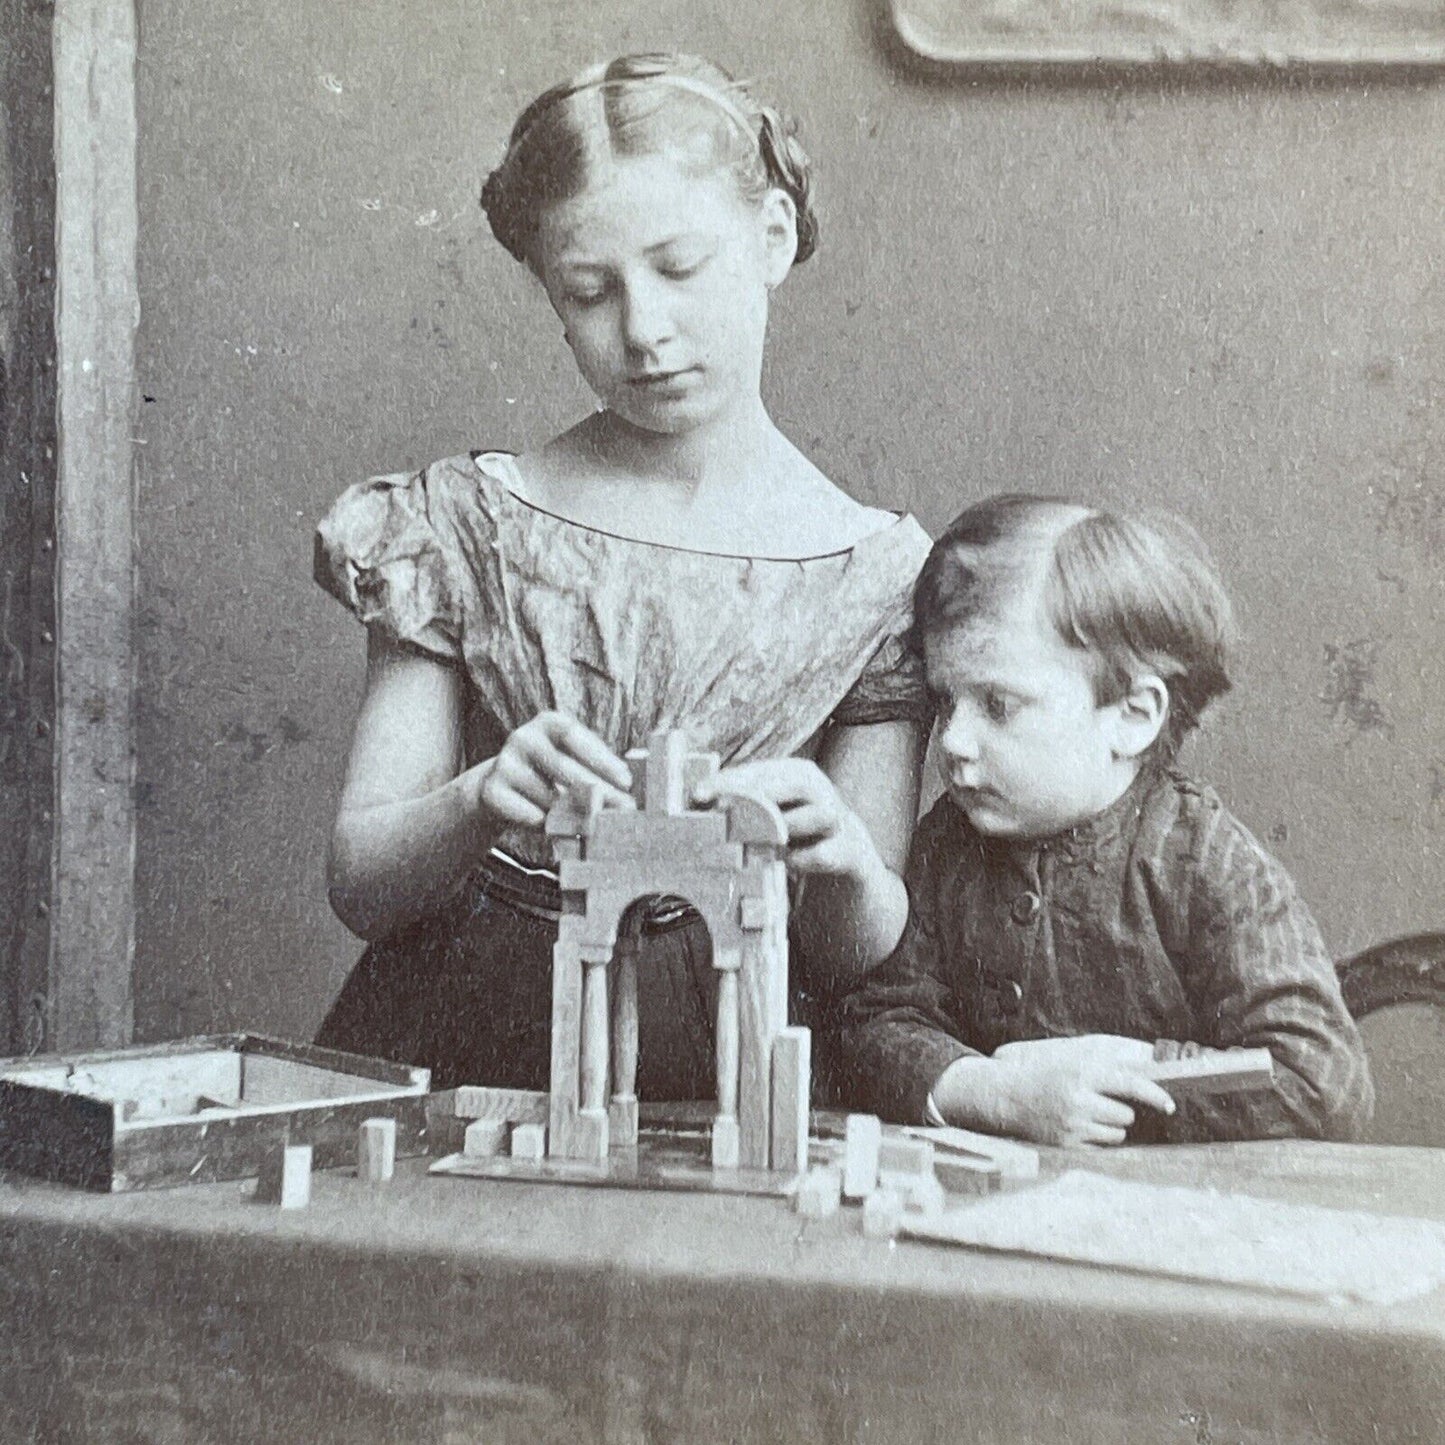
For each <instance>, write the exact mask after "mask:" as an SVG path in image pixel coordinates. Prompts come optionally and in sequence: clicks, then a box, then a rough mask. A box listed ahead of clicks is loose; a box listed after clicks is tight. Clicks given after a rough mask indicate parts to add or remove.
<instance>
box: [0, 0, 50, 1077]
mask: <svg viewBox="0 0 1445 1445" xmlns="http://www.w3.org/2000/svg"><path fill="white" fill-rule="evenodd" d="M0 36H3V37H4V43H3V44H0V207H3V212H0V991H3V1018H0V1050H3V1051H4V1052H6V1053H29V1052H34V1051H35V1050H37V1049H40V1048H43V1047H44V1044H45V1036H46V1030H47V1026H48V1024H47V1020H48V1017H49V1000H50V902H51V892H52V889H53V886H54V879H53V878H52V876H51V865H52V860H53V849H52V843H53V835H54V826H55V767H54V744H55V736H54V730H53V727H52V724H53V722H54V719H55V420H56V418H55V154H54V130H53V124H52V122H53V110H54V105H53V99H52V97H53V93H54V92H53V87H52V84H51V82H52V74H51V16H50V12H49V11H48V10H44V9H41V8H40V7H39V6H37V5H35V4H32V3H29V0H0Z"/></svg>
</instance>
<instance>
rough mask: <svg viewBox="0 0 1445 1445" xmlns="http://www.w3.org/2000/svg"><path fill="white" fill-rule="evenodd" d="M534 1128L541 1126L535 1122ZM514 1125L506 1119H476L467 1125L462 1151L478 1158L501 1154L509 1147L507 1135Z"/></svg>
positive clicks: (524, 1126)
mask: <svg viewBox="0 0 1445 1445" xmlns="http://www.w3.org/2000/svg"><path fill="white" fill-rule="evenodd" d="M517 1127H518V1128H526V1127H527V1126H526V1125H525V1124H519V1125H518V1126H517ZM531 1127H532V1128H534V1129H536V1128H540V1127H541V1126H540V1125H538V1124H533V1125H532V1126H531ZM511 1131H512V1126H511V1125H510V1124H508V1123H507V1122H506V1120H504V1119H474V1120H472V1122H471V1123H470V1124H468V1125H467V1131H466V1135H465V1137H464V1139H463V1141H462V1152H463V1153H465V1154H470V1155H471V1156H472V1157H473V1158H476V1159H485V1158H489V1157H490V1156H491V1155H493V1154H500V1153H501V1152H502V1150H503V1149H505V1148H506V1147H507V1135H508V1134H509V1133H511Z"/></svg>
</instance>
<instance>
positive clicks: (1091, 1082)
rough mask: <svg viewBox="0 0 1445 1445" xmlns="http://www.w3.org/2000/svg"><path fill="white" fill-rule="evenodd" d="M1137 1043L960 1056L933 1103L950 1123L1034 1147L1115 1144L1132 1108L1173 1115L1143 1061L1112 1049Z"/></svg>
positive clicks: (1050, 1042) (1033, 1046)
mask: <svg viewBox="0 0 1445 1445" xmlns="http://www.w3.org/2000/svg"><path fill="white" fill-rule="evenodd" d="M1139 1042H1140V1041H1139V1040H1137V1039H1132V1040H1123V1039H1114V1038H1113V1037H1112V1036H1110V1035H1093V1036H1090V1037H1088V1038H1081V1039H1041V1040H1037V1041H1031V1042H1030V1043H1026V1044H1018V1045H1014V1044H1008V1045H1005V1046H1004V1047H1003V1048H1001V1049H999V1050H998V1051H996V1052H995V1054H994V1056H993V1057H992V1058H991V1059H977V1058H971V1059H960V1060H959V1061H958V1062H957V1063H956V1064H954V1065H952V1066H951V1067H950V1068H949V1069H947V1070H945V1072H944V1074H943V1077H942V1078H941V1079H940V1080H939V1081H938V1084H937V1086H936V1087H935V1089H934V1102H935V1104H936V1105H937V1107H938V1108H939V1110H940V1111H941V1112H942V1114H943V1116H944V1118H945V1119H948V1120H949V1121H950V1122H953V1121H954V1120H957V1121H958V1122H961V1123H964V1124H972V1125H973V1126H974V1127H977V1126H978V1125H979V1124H980V1123H982V1124H983V1126H984V1127H987V1128H991V1129H997V1130H999V1131H1000V1132H1002V1133H1005V1134H1011V1135H1014V1136H1016V1137H1018V1138H1021V1139H1030V1140H1032V1141H1033V1142H1034V1143H1037V1144H1060V1145H1065V1146H1068V1145H1078V1144H1122V1143H1123V1142H1124V1138H1125V1135H1126V1133H1127V1131H1128V1129H1129V1127H1130V1126H1131V1125H1132V1124H1133V1122H1134V1115H1135V1110H1134V1108H1133V1107H1131V1106H1132V1105H1139V1106H1141V1107H1144V1108H1151V1109H1158V1110H1159V1111H1160V1112H1161V1113H1165V1114H1172V1113H1173V1112H1174V1101H1173V1099H1171V1098H1170V1097H1169V1095H1168V1094H1167V1093H1165V1091H1164V1090H1163V1089H1162V1088H1160V1086H1159V1085H1158V1084H1157V1083H1155V1082H1154V1080H1153V1079H1151V1078H1150V1077H1149V1074H1148V1072H1147V1063H1146V1060H1145V1059H1139V1058H1129V1057H1125V1055H1126V1054H1127V1053H1130V1052H1132V1051H1126V1050H1118V1049H1115V1048H1114V1045H1116V1044H1123V1043H1139ZM1055 1045H1060V1046H1063V1045H1079V1046H1080V1047H1076V1048H1067V1047H1054V1046H1055ZM1144 1048H1145V1050H1146V1051H1147V1053H1148V1055H1149V1057H1152V1049H1150V1047H1149V1045H1147V1044H1146V1045H1144Z"/></svg>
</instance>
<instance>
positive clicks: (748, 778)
mask: <svg viewBox="0 0 1445 1445" xmlns="http://www.w3.org/2000/svg"><path fill="white" fill-rule="evenodd" d="M730 792H734V793H748V794H751V795H752V796H753V797H760V798H766V799H767V800H768V801H769V802H770V803H772V804H773V805H774V806H775V807H777V809H778V810H779V812H781V813H782V815H783V822H784V823H785V824H786V825H787V829H788V868H789V871H790V872H793V873H813V874H830V875H834V876H837V875H842V874H848V875H852V876H855V877H857V876H861V875H863V874H864V873H865V872H867V870H868V869H869V868H870V867H881V866H882V864H881V862H880V861H879V859H878V852H877V849H876V848H875V847H874V845H873V840H872V838H871V837H869V834H868V829H867V828H866V827H865V826H864V824H863V821H862V819H861V818H859V817H858V815H857V814H856V813H855V812H854V811H853V810H852V809H851V808H850V807H849V806H848V805H847V803H845V802H844V801H843V798H842V796H841V794H840V793H839V792H838V790H837V788H835V787H834V786H833V784H832V782H831V781H830V780H829V778H828V775H827V774H826V773H825V772H824V771H823V770H822V769H821V768H820V767H819V766H818V765H817V764H816V763H812V762H809V761H808V760H807V759H806V758H781V759H777V760H775V761H768V762H756V763H739V764H738V765H737V766H736V767H732V768H723V769H721V770H720V771H719V772H718V773H716V774H715V775H714V776H713V777H711V778H709V779H708V780H707V781H706V782H705V783H702V784H700V785H699V786H698V787H697V788H696V789H694V791H693V798H692V801H693V802H694V803H698V804H702V805H704V806H705V805H707V804H709V803H714V802H716V801H718V800H719V799H720V798H722V797H724V796H726V794H728V793H730Z"/></svg>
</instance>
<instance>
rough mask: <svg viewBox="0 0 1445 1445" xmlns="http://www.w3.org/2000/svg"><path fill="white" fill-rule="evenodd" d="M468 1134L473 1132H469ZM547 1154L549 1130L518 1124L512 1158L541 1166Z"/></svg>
mask: <svg viewBox="0 0 1445 1445" xmlns="http://www.w3.org/2000/svg"><path fill="white" fill-rule="evenodd" d="M467 1132H468V1133H470V1132H471V1131H470V1130H468V1131H467ZM546 1153H547V1128H546V1125H544V1124H517V1125H516V1126H515V1127H514V1128H513V1129H512V1158H513V1159H527V1160H530V1161H531V1162H532V1163H534V1164H540V1163H541V1162H542V1160H543V1158H545V1157H546Z"/></svg>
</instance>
